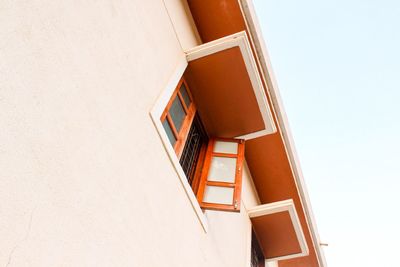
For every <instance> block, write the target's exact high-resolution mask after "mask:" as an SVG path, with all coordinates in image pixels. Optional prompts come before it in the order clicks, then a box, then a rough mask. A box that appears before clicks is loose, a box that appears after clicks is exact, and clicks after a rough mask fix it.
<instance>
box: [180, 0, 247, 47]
mask: <svg viewBox="0 0 400 267" xmlns="http://www.w3.org/2000/svg"><path fill="white" fill-rule="evenodd" d="M188 4H189V7H190V11H191V13H192V16H193V19H194V21H195V23H196V27H197V30H198V32H199V35H200V37H201V40H202V41H203V42H204V43H207V42H210V41H213V40H216V39H219V38H221V37H224V36H227V35H231V34H234V33H237V32H240V31H244V30H245V29H246V24H245V22H244V19H243V16H242V13H241V11H240V6H239V3H238V1H237V0H188Z"/></svg>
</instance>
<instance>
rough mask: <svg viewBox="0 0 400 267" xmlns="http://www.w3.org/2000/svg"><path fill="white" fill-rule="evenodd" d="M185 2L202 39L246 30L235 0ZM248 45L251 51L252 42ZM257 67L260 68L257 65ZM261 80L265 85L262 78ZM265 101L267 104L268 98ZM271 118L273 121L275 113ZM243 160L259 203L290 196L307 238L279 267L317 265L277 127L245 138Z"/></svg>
mask: <svg viewBox="0 0 400 267" xmlns="http://www.w3.org/2000/svg"><path fill="white" fill-rule="evenodd" d="M188 4H189V7H190V10H191V13H192V16H193V18H194V20H195V23H196V26H197V29H198V32H199V34H200V36H201V38H202V41H203V42H209V41H213V40H215V39H218V38H221V37H224V36H227V35H230V34H233V33H237V32H240V31H243V30H246V31H247V28H246V24H245V20H244V16H243V14H242V12H241V10H240V5H239V1H238V0H188ZM247 32H248V31H247ZM251 45H252V50H253V53H254V51H255V50H254V46H253V44H251ZM209 67H212V66H209ZM189 68H190V66H189ZM258 69H259V70H261V68H260V66H259V65H258ZM205 82H206V81H204V83H205ZM263 83H264V86H265V81H263ZM267 96H268V94H267ZM268 101H269V103H270V104H271V100H270V99H268ZM274 119H275V123H277V121H276V118H275V115H274ZM246 161H247V163H248V165H249V168H250V172H251V174H252V177H253V179H254V183H255V186H256V188H257V191H258V193H259V196H260V199H261V202H262V203H263V204H264V203H271V202H275V201H280V200H285V199H289V198H291V199H293V201H294V203H295V206H296V210H297V214H298V216H299V219H300V222H301V225H302V228H303V232H304V235H305V238H306V240H307V245H308V248H309V250H310V254H309V256H305V257H301V258H296V259H293V260H284V261H280V262H279V267H318V266H319V264H318V260H317V257H316V254H315V248H314V246H313V242H312V239H311V235H310V230H309V228H308V224H307V221H306V217H305V214H304V210H303V208H302V204H301V202H300V197H299V192H298V191H297V188H296V183H295V178H294V176H293V173H292V170H291V166H290V163H289V159H288V157H287V154H286V149H285V146H284V142H283V138H282V135H281V132H280V130H279V129H278V132H277V133H276V134H273V135H269V136H264V137H260V138H257V139H253V140H250V141H248V142H247V143H246Z"/></svg>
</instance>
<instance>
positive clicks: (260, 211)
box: [247, 199, 309, 262]
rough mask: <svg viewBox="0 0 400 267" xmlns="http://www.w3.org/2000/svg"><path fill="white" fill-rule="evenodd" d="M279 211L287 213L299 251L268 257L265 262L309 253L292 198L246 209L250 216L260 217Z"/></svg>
mask: <svg viewBox="0 0 400 267" xmlns="http://www.w3.org/2000/svg"><path fill="white" fill-rule="evenodd" d="M279 212H288V213H289V216H290V220H291V221H292V224H293V228H294V231H295V233H296V237H297V241H298V242H299V245H300V249H301V252H300V253H296V254H290V255H285V256H280V257H275V258H268V259H265V261H267V262H270V261H279V260H287V259H292V258H297V257H302V256H307V255H308V253H309V250H308V246H307V241H306V238H305V236H304V233H303V229H302V227H301V223H300V220H299V217H298V216H297V212H296V207H295V205H294V202H293V200H292V199H288V200H283V201H277V202H273V203H268V204H263V205H259V206H255V207H253V208H251V209H249V210H248V211H247V213H248V215H249V217H250V218H256V217H261V216H265V215H270V214H275V213H279Z"/></svg>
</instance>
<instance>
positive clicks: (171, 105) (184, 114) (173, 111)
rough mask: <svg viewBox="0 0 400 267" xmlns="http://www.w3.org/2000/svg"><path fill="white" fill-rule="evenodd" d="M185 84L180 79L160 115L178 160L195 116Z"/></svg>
mask: <svg viewBox="0 0 400 267" xmlns="http://www.w3.org/2000/svg"><path fill="white" fill-rule="evenodd" d="M187 88H188V87H187V84H186V82H185V80H184V79H181V80H180V82H179V84H178V86H177V88H176V90H175V92H174V93H173V95H172V97H171V99H170V101H169V102H168V105H167V107H166V108H165V110H164V112H163V114H162V115H161V122H162V125H163V127H164V130H165V132H166V133H167V135H168V139H169V141H170V142H171V145H172V146H173V147H174V150H175V153H176V155H177V156H178V157H179V158H180V156H181V154H182V151H183V148H184V145H185V141H186V138H187V135H188V133H189V128H190V126H191V124H192V122H193V119H194V116H195V114H196V106H195V105H194V103H193V100H192V96H191V95H190V93H189V91H188V89H187Z"/></svg>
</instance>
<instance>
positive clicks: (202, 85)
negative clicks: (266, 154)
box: [185, 31, 276, 139]
mask: <svg viewBox="0 0 400 267" xmlns="http://www.w3.org/2000/svg"><path fill="white" fill-rule="evenodd" d="M186 58H187V61H188V69H187V71H186V72H185V79H186V81H187V83H188V84H189V87H190V90H191V92H192V95H193V97H194V100H195V103H196V105H197V109H198V111H199V113H200V116H201V118H202V121H203V123H204V126H205V128H206V130H207V132H208V133H209V134H210V135H213V136H219V137H227V138H233V137H234V138H241V139H253V138H256V137H260V136H264V135H268V134H272V133H275V132H276V127H275V123H274V120H273V117H272V114H271V110H270V107H269V104H268V101H267V97H266V95H265V89H264V86H263V83H262V81H261V78H260V74H259V72H258V69H257V65H256V63H255V60H254V56H253V53H252V50H251V47H250V44H249V41H248V38H247V35H246V32H244V31H242V32H239V33H236V34H232V35H229V36H226V37H223V38H221V39H217V40H215V41H212V42H209V43H206V44H203V45H200V46H197V47H194V48H193V49H190V50H188V51H186Z"/></svg>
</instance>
